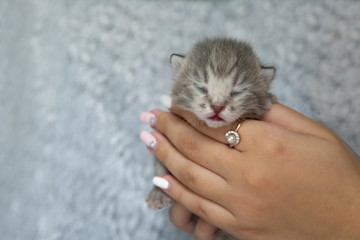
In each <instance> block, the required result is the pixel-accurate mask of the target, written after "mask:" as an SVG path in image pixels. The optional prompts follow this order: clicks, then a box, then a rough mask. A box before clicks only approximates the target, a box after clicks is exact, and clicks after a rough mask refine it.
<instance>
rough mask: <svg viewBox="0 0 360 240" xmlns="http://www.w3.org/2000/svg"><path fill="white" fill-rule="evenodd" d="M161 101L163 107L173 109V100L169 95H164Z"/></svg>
mask: <svg viewBox="0 0 360 240" xmlns="http://www.w3.org/2000/svg"><path fill="white" fill-rule="evenodd" d="M160 101H161V103H162V105H163V106H164V107H166V108H167V109H170V108H171V105H172V99H171V97H170V96H168V95H163V96H161V97H160Z"/></svg>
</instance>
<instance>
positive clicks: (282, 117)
mask: <svg viewBox="0 0 360 240" xmlns="http://www.w3.org/2000/svg"><path fill="white" fill-rule="evenodd" d="M171 111H172V112H174V113H175V114H177V115H179V116H181V117H182V118H184V119H186V121H187V122H189V123H190V124H191V125H192V126H191V125H190V124H189V123H187V122H186V121H184V120H183V119H182V118H179V117H177V116H175V115H173V114H171V113H167V112H163V111H160V110H154V111H152V114H153V115H154V116H155V118H156V121H155V124H154V125H153V127H154V128H155V130H156V132H154V133H152V134H151V135H152V136H153V137H154V139H155V140H156V144H155V145H154V146H155V147H154V148H152V149H151V148H150V150H151V151H152V153H153V154H154V155H155V156H156V157H157V158H158V159H159V160H160V161H161V162H162V163H163V164H164V165H165V166H166V168H167V169H168V170H169V171H170V172H171V174H172V175H167V174H166V175H164V176H163V178H162V180H164V179H165V183H166V182H167V184H165V185H163V186H165V187H167V189H164V191H165V192H166V193H167V194H168V195H169V196H170V197H171V198H172V199H174V200H175V201H176V202H177V204H174V205H173V207H172V209H171V211H170V214H172V215H170V216H171V219H172V220H173V222H174V223H175V225H177V226H179V227H180V228H182V229H184V230H186V231H188V232H192V233H196V236H197V239H205V238H202V237H201V236H206V239H214V238H215V235H214V234H215V230H216V228H215V227H213V226H217V227H219V228H221V229H223V230H225V231H226V232H229V233H231V234H232V235H234V236H236V237H238V238H240V239H359V237H360V232H359V229H358V223H359V222H360V201H359V200H358V199H359V197H360V191H359V189H360V166H359V163H358V162H357V161H356V156H355V155H354V154H352V152H351V151H350V150H349V149H348V148H347V147H346V146H345V145H344V144H343V142H342V141H341V140H340V139H339V138H337V137H336V136H335V135H334V134H333V133H332V132H331V131H330V130H328V129H327V128H325V127H324V126H323V125H321V124H319V123H318V122H315V121H313V120H311V119H309V118H307V117H305V116H303V115H302V114H300V113H298V112H296V111H294V110H292V109H290V108H287V107H285V106H283V105H281V104H275V105H274V106H273V108H272V109H271V110H270V111H269V112H268V113H266V114H265V116H264V117H263V121H257V120H246V121H245V123H244V124H243V126H242V127H241V128H240V130H239V134H240V136H241V142H240V143H239V144H238V145H237V146H236V147H235V148H229V147H228V146H227V145H226V140H225V138H224V133H225V132H227V131H228V130H229V127H220V128H216V129H215V128H209V127H208V126H206V125H205V124H203V123H202V122H200V121H198V120H194V119H195V118H194V117H193V114H192V113H189V112H187V111H184V110H180V109H178V108H176V107H174V108H172V109H171ZM232 127H234V126H232ZM186 209H187V210H189V211H191V212H193V213H195V214H196V215H198V216H199V220H198V224H197V225H195V223H194V222H191V221H190V218H189V216H190V214H189V212H188V211H187V210H186ZM174 213H176V214H174ZM179 218H180V219H179ZM196 229H198V230H197V231H196ZM199 229H200V230H201V229H202V231H200V230H199Z"/></svg>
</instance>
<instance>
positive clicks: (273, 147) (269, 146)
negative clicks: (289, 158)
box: [258, 131, 285, 157]
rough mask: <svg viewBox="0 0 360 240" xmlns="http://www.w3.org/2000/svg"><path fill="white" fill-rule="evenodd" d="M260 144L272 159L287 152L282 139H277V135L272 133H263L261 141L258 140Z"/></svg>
mask: <svg viewBox="0 0 360 240" xmlns="http://www.w3.org/2000/svg"><path fill="white" fill-rule="evenodd" d="M258 144H259V146H260V147H261V149H262V150H263V151H264V152H265V153H266V155H268V156H270V157H274V156H279V155H281V154H282V153H283V152H284V150H285V146H284V144H283V143H282V141H281V139H279V138H278V137H276V135H275V134H273V133H272V132H270V131H264V132H263V134H262V135H261V137H260V139H258Z"/></svg>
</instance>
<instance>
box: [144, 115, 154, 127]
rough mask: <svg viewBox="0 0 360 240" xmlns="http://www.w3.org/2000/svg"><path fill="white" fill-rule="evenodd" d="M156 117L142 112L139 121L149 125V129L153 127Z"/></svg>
mask: <svg viewBox="0 0 360 240" xmlns="http://www.w3.org/2000/svg"><path fill="white" fill-rule="evenodd" d="M155 120H156V116H155V114H153V113H150V112H142V113H141V114H140V121H141V122H143V123H145V124H147V125H149V126H150V127H153V126H155Z"/></svg>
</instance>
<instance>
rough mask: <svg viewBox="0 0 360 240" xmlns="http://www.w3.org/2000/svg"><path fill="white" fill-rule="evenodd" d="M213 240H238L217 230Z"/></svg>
mask: <svg viewBox="0 0 360 240" xmlns="http://www.w3.org/2000/svg"><path fill="white" fill-rule="evenodd" d="M215 240H239V239H238V238H236V237H234V236H232V235H230V234H229V233H227V232H224V231H223V230H221V229H219V230H218V231H217V233H216V237H215Z"/></svg>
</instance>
